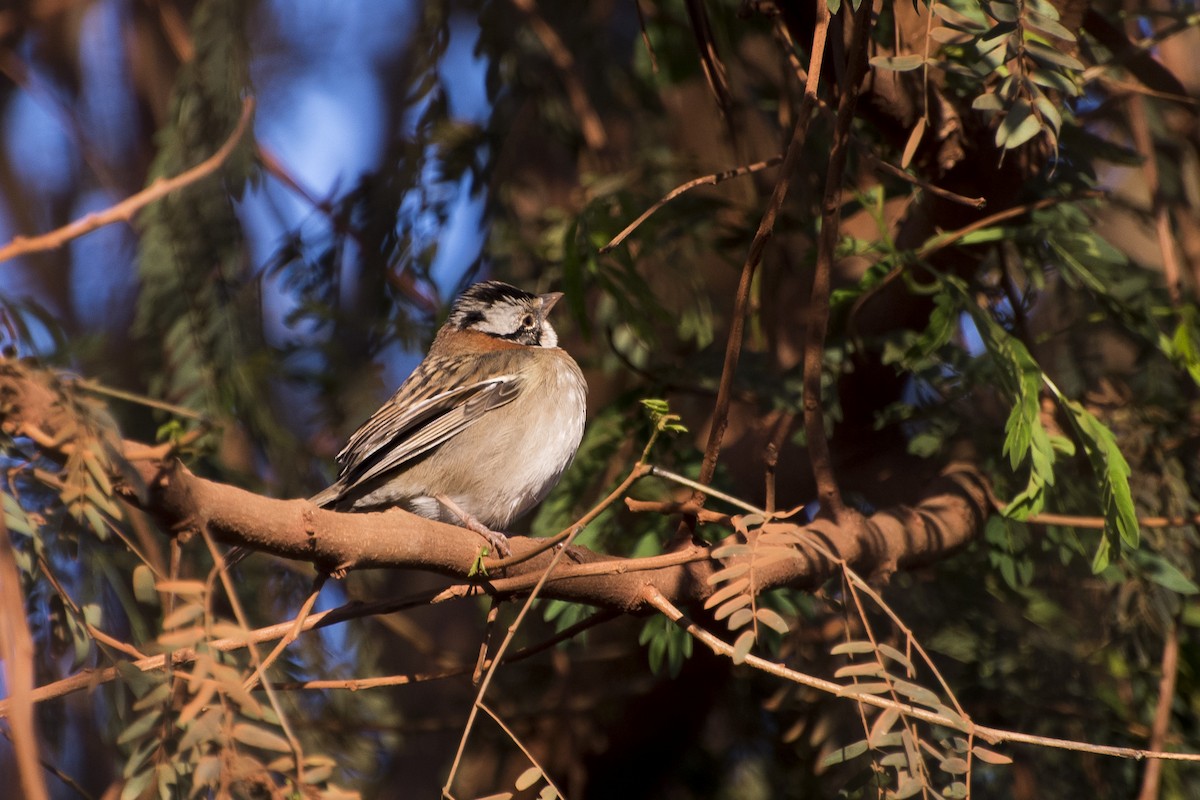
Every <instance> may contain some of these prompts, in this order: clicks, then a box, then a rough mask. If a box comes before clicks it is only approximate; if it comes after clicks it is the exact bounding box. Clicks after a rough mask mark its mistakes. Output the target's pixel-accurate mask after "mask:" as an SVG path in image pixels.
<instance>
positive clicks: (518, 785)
mask: <svg viewBox="0 0 1200 800" xmlns="http://www.w3.org/2000/svg"><path fill="white" fill-rule="evenodd" d="M541 779H542V771H541V770H540V769H538V768H537V767H530V768H529V769H527V770H525V771H524V772H522V773H521V774H520V775H518V776H517V780H516V782H515V783H514V784H513V788H515V789H516V790H517V791H518V792H523V791H525V790H526V789H529V788H531V787H532V786H534V784H536V783H537V782H538V781H540V780H541Z"/></svg>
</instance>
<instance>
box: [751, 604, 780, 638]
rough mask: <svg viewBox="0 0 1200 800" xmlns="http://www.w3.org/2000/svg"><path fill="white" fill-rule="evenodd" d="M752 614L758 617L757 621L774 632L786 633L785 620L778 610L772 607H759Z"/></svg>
mask: <svg viewBox="0 0 1200 800" xmlns="http://www.w3.org/2000/svg"><path fill="white" fill-rule="evenodd" d="M754 616H755V617H756V618H757V619H758V621H759V622H761V623H762V624H763V625H766V626H767V627H768V628H770V629H771V630H773V631H775V632H776V633H787V632H788V624H787V621H786V620H785V619H784V618H783V617H782V616H780V615H779V612H777V611H775V610H773V609H770V608H760V609H758V610H757V611H756V612H754Z"/></svg>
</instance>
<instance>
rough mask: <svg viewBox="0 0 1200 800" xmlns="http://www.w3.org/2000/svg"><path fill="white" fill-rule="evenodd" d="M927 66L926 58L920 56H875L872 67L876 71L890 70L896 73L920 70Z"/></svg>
mask: <svg viewBox="0 0 1200 800" xmlns="http://www.w3.org/2000/svg"><path fill="white" fill-rule="evenodd" d="M924 64H925V57H924V56H922V55H920V54H915V55H904V56H875V57H874V58H872V59H871V66H873V67H875V68H876V69H889V70H893V71H895V72H908V71H910V70H914V69H920V68H921V67H922V66H924Z"/></svg>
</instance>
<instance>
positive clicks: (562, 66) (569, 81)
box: [512, 0, 608, 150]
mask: <svg viewBox="0 0 1200 800" xmlns="http://www.w3.org/2000/svg"><path fill="white" fill-rule="evenodd" d="M512 4H513V5H514V6H516V7H517V9H518V10H520V11H521V12H522V13H524V14H525V16H526V17H528V19H529V27H530V28H532V29H533V34H534V36H536V37H537V38H538V40H539V41H540V42H541V43H542V47H544V48H546V53H547V54H548V55H549V56H550V60H551V61H552V62H554V66H555V67H557V68H558V71H559V74H560V75H561V76H562V82H563V88H565V89H566V91H567V100H569V101H570V103H571V110H572V111H574V112H575V116H577V117H578V118H579V130H580V132H581V133H583V139H584V141H586V142H587V145H588V147H590V148H591V149H592V150H603V149H604V148H606V147H607V146H608V134H607V133H605V131H604V123H602V122H601V121H600V115H599V114H597V113H596V109H595V108H593V107H592V101H591V100H590V99H589V98H588V94H587V90H586V89H585V88H584V87H583V81H582V80H581V79H580V77H579V70H578V68H577V66H576V64H575V56H573V55H571V51H570V50H569V49H568V48H567V45H566V42H564V41H563V40H562V37H561V36H559V35H558V31H556V30H554V28H552V27H550V23H548V22H546V19H545V18H544V17H543V16H542V15H541V14H540V13H539V12H538V7H537V3H536V2H535V1H534V0H512Z"/></svg>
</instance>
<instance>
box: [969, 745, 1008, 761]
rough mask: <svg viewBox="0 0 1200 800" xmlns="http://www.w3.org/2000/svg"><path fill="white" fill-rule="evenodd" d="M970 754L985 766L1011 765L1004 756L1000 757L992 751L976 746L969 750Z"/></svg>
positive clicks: (1000, 755)
mask: <svg viewBox="0 0 1200 800" xmlns="http://www.w3.org/2000/svg"><path fill="white" fill-rule="evenodd" d="M971 754H972V755H973V756H975V758H978V759H979V760H980V761H982V762H984V763H985V764H1011V763H1012V761H1013V760H1012V759H1011V758H1009V757H1008V756H1006V755H1002V754H1000V753H997V752H995V751H994V750H988V749H987V748H984V747H980V746H978V745H976V746H975V747H972V748H971Z"/></svg>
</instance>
